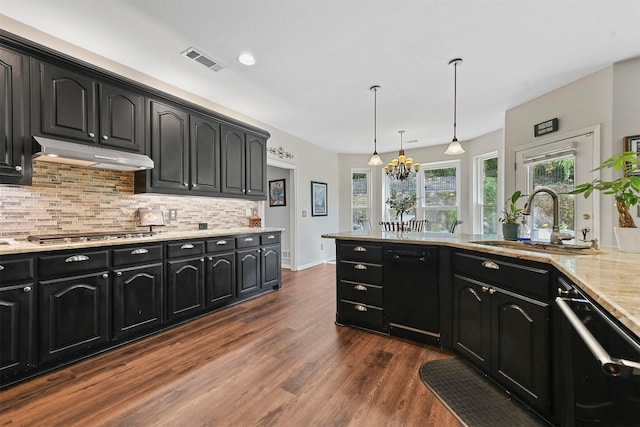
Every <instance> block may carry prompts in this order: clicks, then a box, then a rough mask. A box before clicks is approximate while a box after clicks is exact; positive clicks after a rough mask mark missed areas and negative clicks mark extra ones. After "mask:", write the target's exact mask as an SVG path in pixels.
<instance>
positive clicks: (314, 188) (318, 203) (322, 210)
mask: <svg viewBox="0 0 640 427" xmlns="http://www.w3.org/2000/svg"><path fill="white" fill-rule="evenodd" d="M311 216H327V184H326V183H324V182H315V181H311Z"/></svg>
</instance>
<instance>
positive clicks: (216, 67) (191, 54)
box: [182, 47, 224, 72]
mask: <svg viewBox="0 0 640 427" xmlns="http://www.w3.org/2000/svg"><path fill="white" fill-rule="evenodd" d="M182 54H183V55H184V56H186V57H187V58H191V59H193V60H194V61H196V62H199V63H201V64H202V65H204V66H205V67H207V68H210V69H212V70H213V71H216V72H218V71H220V70H224V67H223V66H222V65H220V63H219V62H217V61H214V60H213V59H211V58H207V57H206V56H204V55H203V54H202V53H201V52H199V51H198V50H197V49H195V48H193V47H190V48H189V49H187V50H185V51H184V52H182Z"/></svg>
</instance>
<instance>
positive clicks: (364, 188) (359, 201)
mask: <svg viewBox="0 0 640 427" xmlns="http://www.w3.org/2000/svg"><path fill="white" fill-rule="evenodd" d="M369 204H370V197H369V174H368V172H352V173H351V223H352V229H354V230H359V229H361V228H362V224H363V222H364V221H367V220H369V213H370V205H369Z"/></svg>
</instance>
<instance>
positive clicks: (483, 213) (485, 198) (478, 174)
mask: <svg viewBox="0 0 640 427" xmlns="http://www.w3.org/2000/svg"><path fill="white" fill-rule="evenodd" d="M474 168H475V179H474V181H473V186H474V194H475V197H474V198H475V205H474V215H473V218H474V219H475V223H474V225H473V227H474V232H475V233H477V234H497V233H498V214H499V212H498V155H497V153H495V152H494V153H489V154H485V155H483V156H478V157H476V158H475V164H474Z"/></svg>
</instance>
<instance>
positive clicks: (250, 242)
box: [236, 234, 260, 249]
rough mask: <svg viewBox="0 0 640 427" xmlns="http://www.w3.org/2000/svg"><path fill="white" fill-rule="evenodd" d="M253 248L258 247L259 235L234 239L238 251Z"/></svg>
mask: <svg viewBox="0 0 640 427" xmlns="http://www.w3.org/2000/svg"><path fill="white" fill-rule="evenodd" d="M253 246H260V236H259V235H257V234H256V235H254V236H243V237H236V247H237V248H238V249H241V248H251V247H253Z"/></svg>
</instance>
